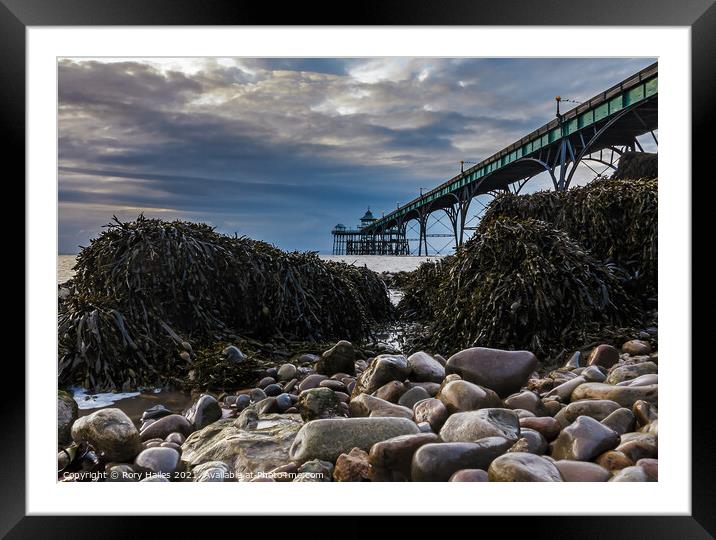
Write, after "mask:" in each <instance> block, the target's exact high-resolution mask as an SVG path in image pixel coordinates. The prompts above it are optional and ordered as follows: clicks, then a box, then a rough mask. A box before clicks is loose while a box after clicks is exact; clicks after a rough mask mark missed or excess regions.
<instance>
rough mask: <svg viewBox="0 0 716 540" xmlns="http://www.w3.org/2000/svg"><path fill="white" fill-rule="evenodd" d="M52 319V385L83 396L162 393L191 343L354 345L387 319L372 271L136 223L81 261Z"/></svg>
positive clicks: (107, 237)
mask: <svg viewBox="0 0 716 540" xmlns="http://www.w3.org/2000/svg"><path fill="white" fill-rule="evenodd" d="M75 269H76V275H75V277H74V279H73V280H72V281H71V288H72V294H71V295H70V296H69V297H68V299H67V301H65V302H63V306H62V309H61V311H60V315H59V321H58V322H59V332H58V333H59V346H60V359H59V381H60V384H68V385H71V384H80V385H82V386H85V387H87V388H90V389H95V390H101V389H117V388H121V387H123V386H124V387H136V386H141V385H148V384H156V383H157V382H162V381H163V380H164V377H165V376H166V374H167V373H173V374H174V373H177V371H181V370H186V369H188V366H189V364H190V363H191V360H192V355H191V351H187V350H186V347H185V345H186V344H190V343H191V344H194V345H199V346H207V345H209V344H211V343H213V342H215V341H217V340H221V339H231V338H232V336H236V335H237V334H240V335H247V336H250V337H254V338H257V339H262V340H271V339H273V338H275V337H278V338H279V339H291V340H296V341H299V340H306V341H320V340H328V339H338V338H348V339H359V338H361V337H364V336H365V335H367V333H368V332H369V328H370V325H371V323H372V322H373V321H374V320H379V319H385V318H388V317H389V316H390V315H391V309H392V308H391V304H390V300H389V298H388V294H387V290H386V287H385V284H384V283H383V281H382V280H381V279H380V277H379V276H378V275H377V274H376V273H374V272H372V271H370V270H368V269H367V268H356V267H352V266H349V265H347V264H343V263H335V262H325V261H322V260H320V259H319V258H318V256H317V255H316V254H315V253H286V252H283V251H281V250H279V249H277V248H275V247H273V246H271V245H269V244H266V243H264V242H259V241H255V240H251V239H249V238H246V237H236V236H227V235H223V234H219V233H217V232H216V231H215V230H214V229H213V228H212V227H209V226H208V225H205V224H200V223H191V222H185V221H172V222H167V221H162V220H157V219H147V218H144V217H143V216H140V217H139V218H138V219H137V220H135V221H132V222H121V221H119V220H117V219H116V218H115V222H114V223H111V224H109V225H108V226H107V229H106V230H105V231H104V232H102V233H101V234H100V235H99V236H98V237H97V238H95V239H93V240H92V241H91V243H90V245H89V246H88V247H86V248H83V249H82V250H81V252H80V254H79V255H78V257H77V263H76V265H75Z"/></svg>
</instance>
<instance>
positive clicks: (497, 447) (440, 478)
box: [411, 437, 514, 482]
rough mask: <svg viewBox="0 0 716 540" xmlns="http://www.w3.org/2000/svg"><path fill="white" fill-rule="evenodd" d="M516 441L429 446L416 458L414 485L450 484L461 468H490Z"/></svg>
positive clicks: (489, 439) (481, 441) (412, 468)
mask: <svg viewBox="0 0 716 540" xmlns="http://www.w3.org/2000/svg"><path fill="white" fill-rule="evenodd" d="M513 442H514V441H513V440H510V439H505V438H504V437H487V438H485V439H480V440H478V441H476V442H445V443H430V444H426V445H424V446H421V447H420V448H418V450H417V451H416V452H415V454H414V455H413V462H412V466H411V479H412V481H413V482H447V481H448V480H450V477H451V476H452V475H453V474H455V473H456V472H457V471H459V470H461V469H483V470H485V469H487V468H488V467H489V466H490V463H492V460H494V459H495V458H497V457H498V456H499V455H501V454H503V453H504V452H506V451H507V449H508V448H509V447H510V446H512V443H513Z"/></svg>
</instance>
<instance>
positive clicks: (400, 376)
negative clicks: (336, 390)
mask: <svg viewBox="0 0 716 540" xmlns="http://www.w3.org/2000/svg"><path fill="white" fill-rule="evenodd" d="M409 373H410V368H409V367H408V360H407V358H405V356H402V355H390V354H381V355H380V356H376V357H375V358H374V359H373V361H372V362H371V363H370V365H369V366H368V367H367V368H366V370H365V371H364V372H363V373H361V374H360V376H359V377H358V378H357V379H356V385H355V388H354V389H353V396H356V395H358V394H360V393H366V394H372V393H373V392H375V391H376V390H378V388H380V387H381V386H383V385H384V384H385V383H387V382H390V381H404V380H405V379H406V378H407V376H408V374H409Z"/></svg>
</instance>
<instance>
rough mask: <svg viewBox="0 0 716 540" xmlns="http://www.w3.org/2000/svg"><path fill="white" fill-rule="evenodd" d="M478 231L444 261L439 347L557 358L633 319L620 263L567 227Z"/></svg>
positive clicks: (517, 224)
mask: <svg viewBox="0 0 716 540" xmlns="http://www.w3.org/2000/svg"><path fill="white" fill-rule="evenodd" d="M478 233H479V234H476V235H475V236H474V237H473V238H472V239H470V240H469V241H468V242H466V243H465V244H464V245H463V246H462V247H461V248H460V249H459V250H458V251H457V253H456V254H455V255H454V256H453V257H451V258H450V260H449V261H448V262H447V263H445V262H444V265H443V268H442V270H441V274H442V276H441V283H440V286H439V290H438V292H437V293H435V294H434V296H433V297H432V298H431V299H430V302H431V303H432V306H431V311H432V314H433V315H432V317H433V320H432V321H431V324H430V332H429V334H430V335H431V343H430V344H429V345H430V346H431V347H432V348H433V349H435V350H440V351H445V352H449V353H454V352H456V351H458V350H461V349H466V348H468V347H473V346H480V347H490V348H495V349H524V350H527V351H531V352H533V353H535V354H537V355H538V356H541V357H543V358H545V357H546V358H554V357H556V356H558V355H560V354H562V353H563V352H564V351H566V350H569V349H572V350H573V349H575V348H579V347H580V346H581V345H584V344H585V343H589V342H590V341H591V340H592V337H593V335H594V333H595V332H599V331H600V330H601V329H603V328H604V327H612V326H613V327H619V326H622V325H626V324H628V323H630V322H632V320H633V316H634V311H633V306H632V303H631V302H630V300H629V297H628V296H627V295H626V293H625V292H624V290H623V289H622V287H621V285H620V282H619V279H618V278H617V276H616V275H615V273H614V272H613V269H612V267H611V266H609V265H604V264H602V263H601V262H600V261H598V260H596V259H595V258H594V257H593V256H592V255H591V254H590V253H589V252H588V251H587V250H585V249H584V248H583V247H582V246H580V245H579V244H578V243H577V242H575V241H574V240H572V239H571V238H570V237H569V236H568V235H567V234H566V233H565V232H563V231H560V230H558V229H555V228H554V227H552V226H550V225H549V224H547V223H545V222H543V221H538V220H534V219H524V220H517V219H500V220H497V221H493V222H491V223H488V224H485V225H484V226H483V225H481V227H480V230H479V231H478ZM411 294H412V293H411ZM408 295H409V291H406V296H408ZM423 300H425V301H427V299H423Z"/></svg>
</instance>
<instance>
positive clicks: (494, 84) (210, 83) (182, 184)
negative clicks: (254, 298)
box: [58, 58, 652, 252]
mask: <svg viewBox="0 0 716 540" xmlns="http://www.w3.org/2000/svg"><path fill="white" fill-rule="evenodd" d="M651 61H652V60H649V59H460V58H458V59H433V58H369V59H333V58H308V59H300V58H286V59H280V58H265V59H246V58H207V59H202V58H199V59H197V58H192V59H177V58H171V59H169V58H167V59H157V58H154V59H146V60H143V59H111V60H110V59H107V60H105V59H62V60H61V61H60V62H59V64H58V75H59V141H58V142H59V165H60V169H59V201H60V223H59V229H60V250H61V251H62V252H73V251H75V250H76V247H77V245H78V244H83V243H85V244H86V243H87V241H88V240H89V238H91V237H93V236H95V235H96V234H98V232H99V231H100V230H101V226H102V225H103V224H104V223H106V222H107V221H108V220H109V219H110V218H111V215H112V213H114V212H115V211H116V212H119V213H123V214H124V217H126V218H130V217H133V216H132V213H134V215H136V213H138V212H140V211H145V212H147V213H148V214H149V215H161V216H164V217H169V218H186V219H195V220H203V221H207V222H211V223H212V224H214V225H215V226H217V228H219V229H220V230H222V231H224V232H235V231H236V232H238V233H239V234H249V235H251V236H254V237H256V238H261V239H264V240H267V241H269V242H274V243H276V244H277V245H279V246H280V247H282V248H285V249H301V250H304V249H317V250H326V249H328V248H329V247H330V243H331V239H330V236H329V231H330V229H331V227H332V226H333V225H334V224H335V223H337V222H344V223H348V224H351V223H352V222H353V221H354V220H355V219H357V218H358V217H359V216H360V215H361V214H362V212H363V210H364V208H365V206H367V205H370V206H371V207H372V208H373V209H374V211H376V212H377V213H378V214H379V215H380V212H381V211H390V210H391V209H392V208H394V207H395V204H396V202H406V201H407V200H409V199H410V198H412V197H414V196H415V195H416V194H417V191H418V188H419V187H426V188H429V187H432V186H434V185H437V184H438V183H440V182H442V181H444V180H446V179H447V178H449V177H451V176H453V175H454V174H455V173H456V172H457V171H459V161H460V160H461V159H466V160H475V161H477V160H479V159H481V158H485V157H487V156H489V155H491V154H492V153H494V152H495V151H497V150H499V149H500V148H502V147H504V146H505V145H507V144H510V143H512V142H514V141H515V140H517V139H519V138H520V137H521V136H523V135H524V134H526V133H527V132H529V131H531V130H532V129H535V128H536V127H539V126H540V125H542V124H543V123H545V122H546V121H548V120H549V119H551V118H552V117H553V115H554V101H553V98H554V96H555V95H557V94H560V95H563V96H565V97H569V98H571V99H574V100H578V101H582V100H586V99H588V98H589V97H591V96H592V95H593V94H595V93H597V92H599V91H601V90H603V89H604V88H606V87H607V86H609V85H611V84H613V83H615V82H618V81H619V80H621V79H623V78H624V77H625V76H627V75H628V74H630V73H632V72H635V71H637V70H638V69H640V68H642V67H644V66H646V65H648V64H649V63H651ZM540 182H542V180H538V181H536V182H535V185H541V184H540Z"/></svg>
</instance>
